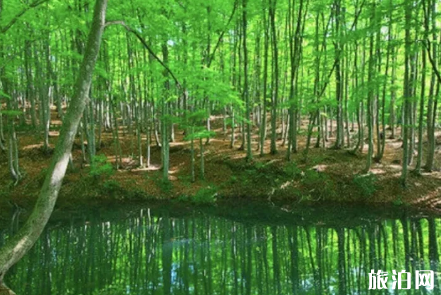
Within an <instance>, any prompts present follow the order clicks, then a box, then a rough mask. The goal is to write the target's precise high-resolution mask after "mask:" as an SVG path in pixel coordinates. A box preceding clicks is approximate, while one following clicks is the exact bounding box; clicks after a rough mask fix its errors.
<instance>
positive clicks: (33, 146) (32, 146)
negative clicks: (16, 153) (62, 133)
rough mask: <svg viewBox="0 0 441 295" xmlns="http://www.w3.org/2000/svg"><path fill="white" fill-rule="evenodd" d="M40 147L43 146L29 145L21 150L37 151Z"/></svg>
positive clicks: (40, 144) (39, 144)
mask: <svg viewBox="0 0 441 295" xmlns="http://www.w3.org/2000/svg"><path fill="white" fill-rule="evenodd" d="M42 146H43V144H42V143H38V144H30V145H27V146H25V147H23V150H32V149H38V148H41V147H42Z"/></svg>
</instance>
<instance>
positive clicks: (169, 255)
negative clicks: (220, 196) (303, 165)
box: [0, 206, 441, 295]
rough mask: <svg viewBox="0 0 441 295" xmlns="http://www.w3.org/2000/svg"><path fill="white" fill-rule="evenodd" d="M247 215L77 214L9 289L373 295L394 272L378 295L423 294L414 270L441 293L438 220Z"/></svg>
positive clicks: (10, 279)
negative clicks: (380, 278)
mask: <svg viewBox="0 0 441 295" xmlns="http://www.w3.org/2000/svg"><path fill="white" fill-rule="evenodd" d="M248 207H249V206H238V207H235V208H234V209H231V208H223V209H222V208H221V209H220V208H217V209H216V208H215V209H209V210H205V209H189V208H186V209H184V210H176V209H175V208H174V207H173V206H151V207H147V206H145V207H144V206H143V207H142V209H141V208H132V207H131V208H127V209H118V210H116V209H112V210H107V211H104V212H103V210H100V211H97V212H93V211H92V212H87V213H78V212H77V213H75V214H71V216H66V217H65V218H58V219H57V220H55V221H52V222H51V223H50V224H49V226H48V227H47V229H46V231H45V232H44V234H43V235H42V236H41V238H40V240H39V242H38V243H37V244H36V246H35V247H34V248H33V249H32V250H31V252H30V253H28V254H27V255H26V256H25V258H24V259H23V260H22V261H21V262H19V263H18V264H17V265H16V266H15V267H14V268H13V269H12V270H11V272H10V273H9V274H8V276H7V278H6V283H7V284H8V286H9V287H11V289H13V290H14V291H15V292H16V293H17V294H19V295H21V294H23V295H25V294H26V295H49V294H51V295H57V294H60V295H61V294H75V295H80V294H81V295H92V294H96V295H98V294H100V295H111V294H113V295H116V294H136V295H142V294H183V295H184V294H204V295H212V294H225V295H231V294H238V295H242V294H243V295H246V294H262V295H268V294H283V295H285V294H372V293H371V292H372V291H369V290H368V289H369V284H370V282H369V273H370V272H371V269H374V270H376V271H377V270H383V271H387V272H388V281H387V286H388V290H386V291H384V290H383V291H382V293H381V294H389V293H390V294H397V293H394V292H399V291H398V290H394V289H393V287H392V286H391V284H392V282H393V277H392V272H393V270H396V271H397V272H399V271H401V270H406V271H407V272H409V273H410V274H411V275H412V278H411V282H410V283H411V284H412V286H411V290H410V291H408V293H406V294H426V289H425V288H424V287H419V289H418V290H416V289H415V287H416V286H415V278H414V276H415V271H417V270H433V271H434V273H435V280H434V284H435V288H434V289H433V290H431V291H428V292H427V294H432V293H433V294H439V282H438V280H437V273H438V271H439V263H438V261H439V250H438V249H439V247H440V234H439V232H438V229H440V228H441V224H440V223H441V220H440V219H437V218H435V217H430V216H427V215H424V214H418V213H416V214H415V213H412V214H410V213H407V212H403V211H402V210H399V211H398V212H397V213H394V214H389V213H387V214H383V213H381V212H380V213H379V212H377V210H373V212H368V211H366V210H359V209H357V210H352V209H351V210H349V209H347V210H342V209H341V208H340V209H339V208H338V207H337V208H334V209H326V208H316V209H314V208H310V209H298V208H296V209H293V208H290V207H281V208H279V207H277V208H273V207H271V208H267V209H265V208H264V207H251V208H248ZM362 209H363V208H362ZM13 227H14V226H12V228H13ZM9 231H10V229H7V230H2V231H1V233H0V243H2V241H4V239H6V238H7V235H8V232H9ZM403 278H404V277H403ZM371 279H372V278H371ZM371 283H372V282H371ZM403 284H405V282H404V279H403ZM403 286H404V285H403ZM397 288H398V287H397V285H395V289H397ZM423 291H424V292H423ZM400 294H401V293H400Z"/></svg>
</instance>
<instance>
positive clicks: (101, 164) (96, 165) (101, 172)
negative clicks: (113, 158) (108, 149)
mask: <svg viewBox="0 0 441 295" xmlns="http://www.w3.org/2000/svg"><path fill="white" fill-rule="evenodd" d="M114 172H115V171H114V169H113V167H112V164H110V163H109V162H108V161H107V157H106V156H105V155H96V156H95V157H94V158H93V159H92V163H91V165H90V171H89V175H90V176H92V177H93V178H95V179H99V178H101V177H109V176H111V175H113V173H114Z"/></svg>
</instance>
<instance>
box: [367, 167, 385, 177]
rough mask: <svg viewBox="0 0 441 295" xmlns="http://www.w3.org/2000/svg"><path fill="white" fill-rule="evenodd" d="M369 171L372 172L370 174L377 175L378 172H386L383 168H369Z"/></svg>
mask: <svg viewBox="0 0 441 295" xmlns="http://www.w3.org/2000/svg"><path fill="white" fill-rule="evenodd" d="M370 172H371V173H372V174H376V175H379V174H385V173H386V171H384V170H383V169H375V168H374V169H371V170H370Z"/></svg>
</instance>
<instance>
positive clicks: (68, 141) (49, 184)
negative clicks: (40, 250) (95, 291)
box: [0, 0, 107, 285]
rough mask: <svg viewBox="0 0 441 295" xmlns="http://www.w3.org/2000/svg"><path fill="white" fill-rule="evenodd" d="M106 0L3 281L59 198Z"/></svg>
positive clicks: (5, 250) (99, 6)
mask: <svg viewBox="0 0 441 295" xmlns="http://www.w3.org/2000/svg"><path fill="white" fill-rule="evenodd" d="M106 6H107V0H97V1H96V5H95V13H94V20H93V24H92V29H91V32H90V34H89V40H88V44H87V49H86V52H85V55H84V59H83V63H82V65H81V68H80V74H79V75H78V80H77V83H76V85H75V90H74V91H75V93H74V96H73V98H72V101H71V103H70V106H69V109H68V111H67V114H66V116H65V119H64V121H63V126H62V130H61V133H60V138H59V140H58V142H57V146H56V148H55V152H54V155H53V157H52V162H51V164H50V166H49V168H48V172H47V174H46V179H45V181H44V184H43V186H42V188H41V191H40V195H39V197H38V200H37V203H36V204H35V207H34V210H33V211H32V214H31V216H30V217H29V219H28V221H27V222H26V223H25V225H24V226H23V227H22V228H21V229H20V231H19V232H18V233H17V234H16V235H14V236H13V237H11V238H10V239H9V240H8V241H7V242H6V244H5V245H4V246H3V247H2V248H1V249H0V285H1V284H2V283H3V277H4V275H5V273H6V272H7V271H8V270H9V269H10V268H11V267H12V266H13V265H14V264H15V263H17V262H18V261H19V260H20V259H21V258H22V257H23V256H24V255H25V254H26V253H27V252H28V251H29V250H30V249H31V248H32V246H33V245H34V243H35V242H36V241H37V240H38V238H39V237H40V234H41V232H42V231H43V229H44V228H45V226H46V223H47V221H48V220H49V218H50V216H51V214H52V211H53V209H54V206H55V202H56V201H57V197H58V192H59V190H60V187H61V184H62V181H63V178H64V174H65V172H66V168H67V164H68V162H69V156H70V152H71V149H72V144H73V141H74V139H75V134H76V133H77V128H78V124H79V122H80V119H81V115H82V113H83V111H84V107H85V105H86V98H87V96H88V93H89V89H90V84H91V80H92V73H93V69H94V68H95V63H96V59H97V56H98V52H99V48H100V44H101V36H102V33H103V30H104V25H105V11H106Z"/></svg>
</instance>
